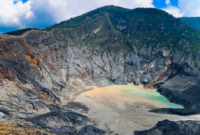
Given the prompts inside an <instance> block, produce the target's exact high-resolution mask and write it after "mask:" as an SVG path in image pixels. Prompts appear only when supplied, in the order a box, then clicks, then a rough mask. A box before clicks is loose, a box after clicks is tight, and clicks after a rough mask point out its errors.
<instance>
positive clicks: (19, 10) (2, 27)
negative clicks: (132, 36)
mask: <svg viewBox="0 0 200 135" xmlns="http://www.w3.org/2000/svg"><path fill="white" fill-rule="evenodd" d="M105 5H116V6H121V7H125V8H130V9H134V8H137V7H152V8H159V9H162V10H164V11H166V12H168V13H170V14H172V15H174V16H175V17H182V16H188V17H193V16H200V2H199V0H0V33H4V32H8V31H12V30H17V29H22V28H30V27H31V28H44V27H46V26H50V25H53V24H55V23H59V22H60V21H63V20H67V19H69V18H71V17H75V16H78V15H81V14H83V13H85V12H88V11H90V10H93V9H96V8H98V7H102V6H105Z"/></svg>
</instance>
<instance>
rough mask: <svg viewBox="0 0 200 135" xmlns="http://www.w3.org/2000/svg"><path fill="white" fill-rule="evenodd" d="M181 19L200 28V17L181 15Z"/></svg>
mask: <svg viewBox="0 0 200 135" xmlns="http://www.w3.org/2000/svg"><path fill="white" fill-rule="evenodd" d="M180 19H181V20H182V21H184V22H186V23H187V24H189V25H190V26H192V27H194V28H197V29H199V30H200V17H180Z"/></svg>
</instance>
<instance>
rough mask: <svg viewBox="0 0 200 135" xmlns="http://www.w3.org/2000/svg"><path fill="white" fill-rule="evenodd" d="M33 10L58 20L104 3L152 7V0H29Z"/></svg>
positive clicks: (128, 6) (130, 6)
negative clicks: (48, 14)
mask: <svg viewBox="0 0 200 135" xmlns="http://www.w3.org/2000/svg"><path fill="white" fill-rule="evenodd" d="M30 1H31V7H32V10H33V11H41V12H48V13H50V14H51V15H52V16H53V17H54V18H55V20H56V22H60V21H63V20H66V19H69V18H71V17H75V16H78V15H81V14H83V13H85V12H88V11H90V10H93V9H96V8H98V7H102V6H105V5H117V6H121V7H125V8H131V9H133V8H136V7H154V6H153V4H152V3H153V0H127V1H126V2H125V1H124V0H42V1H41V0H30Z"/></svg>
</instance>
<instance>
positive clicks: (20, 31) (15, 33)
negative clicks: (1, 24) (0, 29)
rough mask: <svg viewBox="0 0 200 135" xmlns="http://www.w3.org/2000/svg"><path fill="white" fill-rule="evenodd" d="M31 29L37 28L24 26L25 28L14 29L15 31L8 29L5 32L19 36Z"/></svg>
mask: <svg viewBox="0 0 200 135" xmlns="http://www.w3.org/2000/svg"><path fill="white" fill-rule="evenodd" d="M32 29H34V30H39V29H37V28H26V29H20V30H16V31H10V32H7V33H5V34H9V35H14V36H20V35H22V34H24V33H25V32H27V31H30V30H32Z"/></svg>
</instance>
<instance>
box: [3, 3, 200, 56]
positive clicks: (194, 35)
mask: <svg viewBox="0 0 200 135" xmlns="http://www.w3.org/2000/svg"><path fill="white" fill-rule="evenodd" d="M186 19H187V18H186ZM190 19H191V18H190ZM182 20H183V18H181V19H179V18H174V17H173V16H172V15H170V14H168V13H167V12H165V11H162V10H160V9H156V8H137V9H133V10H130V9H126V8H122V7H117V6H105V7H101V8H97V9H95V10H93V11H91V12H87V13H85V14H83V15H81V16H78V17H75V18H71V19H69V20H67V21H62V22H61V23H58V24H55V25H53V26H50V27H46V28H45V29H43V30H45V31H50V30H52V29H54V28H57V29H56V30H55V31H54V36H55V37H58V38H59V37H61V38H62V39H63V40H64V39H70V40H72V41H73V42H74V43H77V44H79V43H84V44H86V45H87V44H88V45H90V46H91V47H93V48H96V47H98V48H101V49H103V50H104V51H107V52H109V53H110V52H112V53H115V54H116V53H118V52H119V51H121V50H123V51H125V52H129V51H130V50H131V49H132V45H135V46H136V47H137V48H138V49H140V48H142V47H143V46H144V45H147V46H152V49H156V48H157V47H158V46H159V47H168V48H170V49H172V51H175V50H177V44H179V48H181V46H183V47H185V46H187V45H189V46H190V49H191V51H192V53H193V56H194V58H195V57H196V56H197V53H198V51H199V50H200V30H197V29H195V28H193V27H191V26H190V25H188V24H186V23H185V22H183V21H182ZM60 28H67V29H60ZM28 30H30V29H24V30H19V31H15V32H9V33H10V34H13V33H14V34H16V35H20V34H22V33H24V32H26V31H28ZM9 33H7V34H9ZM180 41H181V43H179V42H180ZM179 51H182V52H184V53H186V54H189V53H190V51H189V50H186V49H182V50H181V49H180V50H179Z"/></svg>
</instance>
